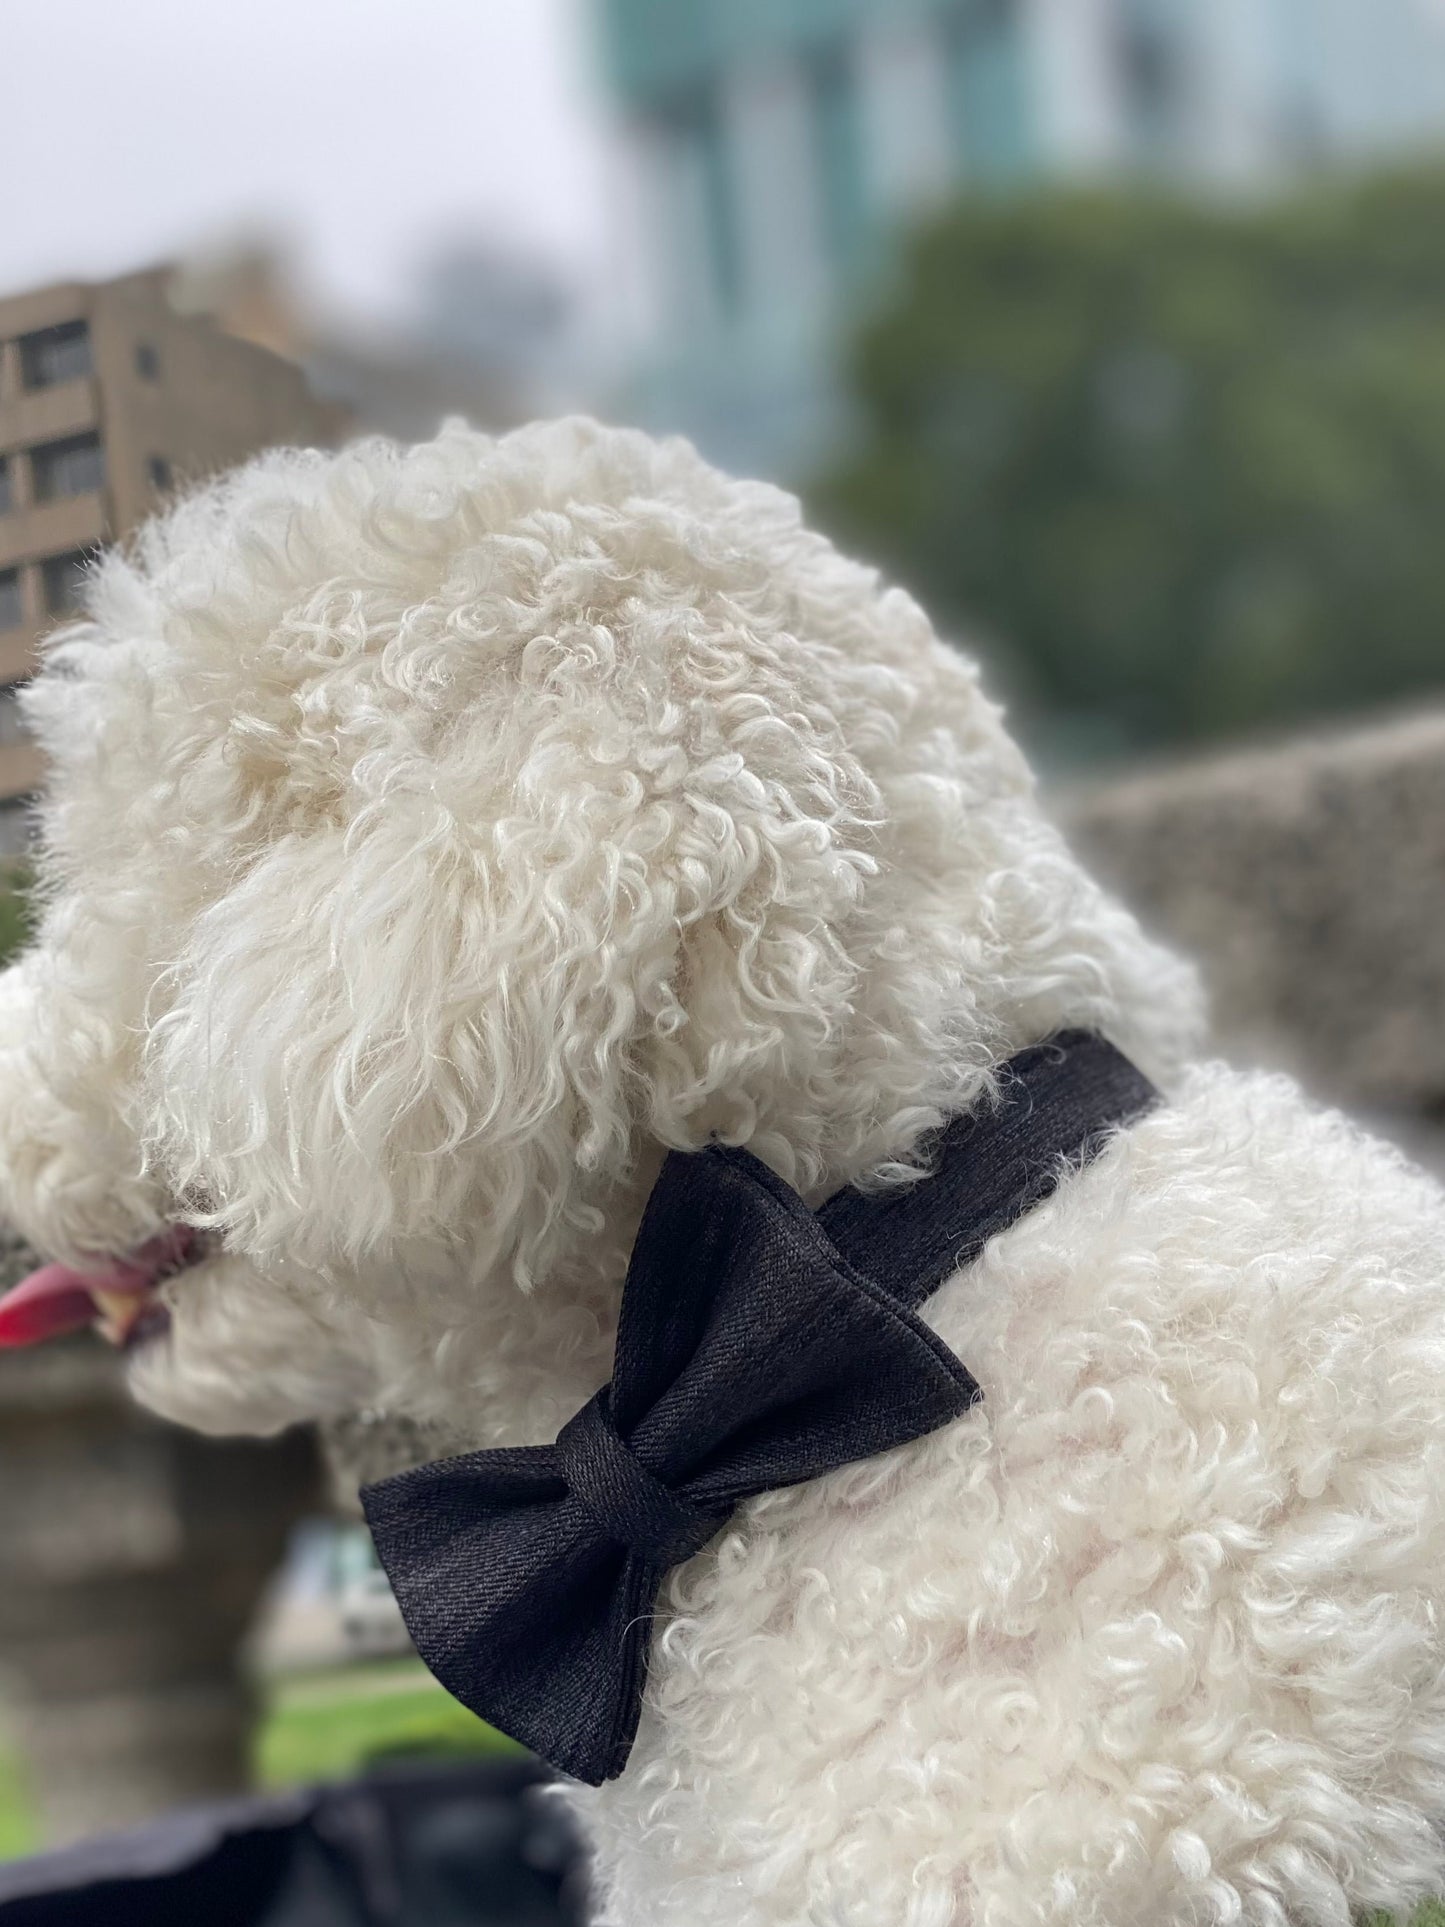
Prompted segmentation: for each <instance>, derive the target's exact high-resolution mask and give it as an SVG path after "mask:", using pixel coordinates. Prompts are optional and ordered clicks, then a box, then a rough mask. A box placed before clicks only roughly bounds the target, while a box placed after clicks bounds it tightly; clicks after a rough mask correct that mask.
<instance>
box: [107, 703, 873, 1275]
mask: <svg viewBox="0 0 1445 1927" xmlns="http://www.w3.org/2000/svg"><path fill="white" fill-rule="evenodd" d="M554 735H555V732H554ZM603 735H605V731H604V732H602V733H601V734H600V735H599V734H598V733H596V732H591V733H589V735H588V737H587V738H586V739H585V740H568V739H565V738H562V737H557V738H556V739H555V740H553V741H552V742H551V743H550V745H549V746H548V747H547V748H546V751H545V753H544V754H540V755H534V754H531V753H526V754H524V755H522V756H521V758H520V759H515V760H514V759H509V762H508V763H507V764H500V763H499V759H498V758H497V757H496V756H493V757H492V758H491V762H490V767H491V770H492V781H493V790H492V794H491V795H490V796H489V797H488V798H486V799H482V798H480V797H479V796H474V797H472V798H471V799H469V801H468V804H467V807H466V809H465V810H462V809H458V808H453V807H449V805H450V804H451V802H452V799H450V798H448V797H446V796H443V795H439V794H437V793H436V791H435V789H433V791H432V792H431V793H405V792H396V793H393V794H391V795H389V796H387V797H386V798H385V799H384V800H383V801H382V802H380V803H378V805H377V806H376V807H375V808H374V809H371V810H368V811H367V812H365V813H364V814H363V815H361V816H360V817H357V818H354V819H353V820H352V821H351V823H350V824H349V825H348V826H347V827H345V828H343V827H339V826H337V827H332V828H325V829H311V830H309V831H308V832H307V833H305V834H301V835H294V836H290V837H286V838H283V839H282V840H280V841H278V842H276V843H275V844H273V845H272V846H271V847H270V849H269V850H267V851H265V852H264V853H263V854H261V855H260V856H259V857H258V858H257V859H256V860H255V861H254V862H253V864H252V866H251V867H250V868H249V870H248V871H247V872H246V873H245V874H244V875H242V876H241V877H240V878H239V879H238V880H236V881H235V882H234V883H233V884H232V886H231V887H230V888H229V889H227V890H226V891H225V892H224V893H223V894H222V895H221V896H220V897H219V898H218V899H217V900H216V901H215V902H213V903H212V905H211V906H210V907H209V908H208V909H207V910H206V911H205V912H204V913H203V914H202V915H201V916H200V918H199V919H198V920H197V922H196V923H195V925H194V926H193V928H192V930H191V932H190V934H189V936H188V938H187V941H186V943H185V945H184V947H183V948H182V949H181V951H180V953H179V954H178V955H177V956H176V957H175V959H174V962H173V964H172V966H171V967H170V969H169V970H168V971H167V973H166V974H165V976H164V977H163V978H162V979H161V981H160V982H159V984H158V985H157V995H156V998H155V1009H154V1012H153V1014H152V1016H151V1018H150V1020H149V1021H148V1023H147V1026H146V1031H147V1035H146V1045H145V1057H146V1079H147V1089H148V1103H147V1106H146V1110H147V1115H148V1116H149V1117H150V1118H151V1119H152V1120H153V1133H154V1141H153V1143H152V1145H151V1147H150V1149H151V1153H152V1156H153V1157H154V1158H155V1160H156V1163H157V1166H158V1168H159V1169H160V1170H161V1171H163V1173H164V1174H165V1176H166V1178H167V1180H168V1182H169V1183H170V1184H171V1185H172V1186H173V1187H174V1188H175V1189H176V1190H177V1191H178V1192H179V1193H180V1195H182V1196H183V1197H185V1198H187V1199H188V1200H189V1201H190V1202H192V1203H193V1204H194V1205H195V1206H196V1207H197V1209H199V1210H203V1211H204V1210H205V1209H207V1208H211V1209H213V1210H214V1212H215V1214H216V1222H217V1223H218V1224H219V1225H220V1226H222V1227H223V1229H224V1230H225V1232H226V1235H227V1237H228V1240H229V1241H230V1242H232V1243H233V1245H234V1246H235V1247H236V1248H237V1249H240V1250H243V1251H245V1252H247V1253H248V1254H249V1255H251V1256H252V1257H254V1258H256V1259H258V1260H261V1261H267V1260H272V1259H275V1258H278V1257H280V1256H282V1255H286V1256H289V1257H291V1258H293V1259H295V1260H297V1261H299V1262H300V1263H302V1264H303V1265H306V1266H308V1267H310V1268H311V1269H313V1270H316V1271H319V1272H321V1273H323V1274H324V1273H327V1272H330V1271H333V1270H335V1269H337V1268H340V1267H345V1268H346V1269H347V1270H348V1271H351V1272H355V1271H358V1270H359V1271H362V1272H365V1271H369V1270H371V1269H373V1268H374V1267H375V1266H377V1265H385V1264H386V1263H387V1262H388V1261H391V1260H395V1259H397V1258H400V1257H401V1256H402V1254H403V1252H405V1254H406V1256H407V1260H408V1266H407V1268H408V1271H409V1272H411V1273H412V1274H413V1275H415V1272H416V1270H417V1267H418V1266H419V1265H420V1264H422V1263H424V1262H425V1251H426V1248H427V1247H431V1248H432V1249H433V1250H434V1251H435V1253H436V1254H437V1256H438V1258H439V1259H441V1258H450V1257H451V1256H452V1255H453V1251H452V1248H454V1247H455V1246H456V1245H457V1244H458V1242H461V1243H464V1244H465V1245H466V1246H467V1247H468V1250H469V1253H470V1256H471V1263H470V1264H469V1265H468V1267H467V1268H468V1270H470V1271H473V1272H475V1270H476V1268H477V1267H478V1266H480V1265H482V1264H487V1265H491V1264H505V1265H510V1267H511V1268H512V1269H513V1270H514V1271H515V1272H516V1274H517V1275H518V1276H519V1278H520V1279H521V1280H522V1281H523V1282H524V1283H525V1282H526V1281H527V1280H528V1279H529V1278H530V1277H532V1276H535V1275H537V1274H538V1273H539V1272H541V1271H543V1270H545V1269H546V1267H547V1266H548V1265H549V1264H550V1263H551V1262H552V1260H553V1259H554V1257H555V1255H556V1254H557V1252H558V1251H559V1250H561V1249H562V1248H564V1247H565V1246H566V1245H567V1244H568V1243H569V1242H573V1243H575V1241H576V1239H577V1238H578V1237H579V1236H585V1235H586V1234H587V1232H588V1230H589V1228H592V1227H595V1223H596V1218H597V1200H599V1199H600V1198H602V1197H604V1196H605V1193H606V1190H607V1188H608V1187H609V1186H610V1185H613V1184H616V1183H617V1182H620V1181H623V1180H625V1179H626V1178H627V1177H628V1176H629V1175H630V1174H631V1167H632V1164H633V1162H634V1161H635V1159H636V1157H637V1153H638V1145H639V1139H640V1135H642V1134H645V1135H646V1136H647V1137H648V1138H650V1139H652V1140H654V1141H661V1142H663V1143H669V1144H682V1143H689V1142H697V1141H700V1140H701V1139H702V1138H703V1137H705V1136H706V1135H707V1133H708V1132H709V1131H710V1130H713V1129H723V1130H726V1131H729V1132H730V1133H731V1134H733V1135H737V1136H747V1135H750V1134H751V1133H752V1132H753V1131H754V1130H755V1129H756V1126H757V1115H758V1110H759V1100H760V1093H762V1092H763V1091H765V1090H766V1088H767V1086H768V1081H769V1080H768V1073H767V1071H766V1065H767V1064H768V1063H769V1062H771V1061H772V1060H775V1059H777V1058H778V1056H779V1054H780V1053H786V1052H787V1051H789V1050H791V1051H792V1053H793V1054H794V1055H799V1054H801V1055H802V1056H806V1055H807V1050H805V1049H804V1048H803V1047H804V1045H805V1044H808V1043H809V1040H811V1045H812V1046H816V1044H817V1042H818V1040H819V1039H821V1038H822V1037H824V1036H825V1035H826V1034H827V1031H828V1027H829V1024H830V1022H831V1021H832V1019H831V1016H830V1013H833V1012H836V1010H837V1009H839V1008H841V1006H842V1004H843V1002H844V1001H845V1000H846V997H847V995H848V993H849V991H850V989H851V988H852V980H853V967H852V966H851V965H850V964H849V962H848V961H847V959H846V957H845V955H844V953H843V949H842V946H841V943H840V942H839V940H838V938H837V937H836V936H835V935H834V934H833V932H834V929H835V926H836V925H837V924H838V923H839V922H840V921H841V919H842V917H843V916H844V914H845V912H846V909H847V906H848V905H849V903H850V902H851V901H852V900H853V899H854V898H855V897H856V894H857V890H858V885H859V880H860V877H861V875H862V874H863V872H865V871H866V870H867V869H869V868H870V867H871V859H868V858H866V857H864V856H861V855H860V854H859V853H858V850H857V848H856V842H857V838H856V837H850V836H848V835H847V834H846V833H845V829H846V826H847V825H848V824H849V823H852V822H853V820H854V819H853V817H852V813H851V807H850V804H849V801H848V799H847V798H845V797H844V796H843V795H842V794H839V793H834V791H833V789H832V787H831V784H830V782H829V781H828V780H825V777H826V775H827V772H825V770H824V767H823V765H822V764H821V763H820V762H818V761H817V759H814V761H815V763H817V767H815V768H814V770H813V774H812V783H813V794H812V799H811V806H810V808H809V809H807V810H805V809H804V808H802V807H801V806H800V804H799V803H798V801H797V798H796V796H795V795H794V793H793V791H792V789H791V788H790V787H788V786H785V785H784V784H783V783H781V782H774V783H772V784H771V785H768V784H764V783H763V782H760V781H759V780H758V777H757V776H756V774H755V773H754V772H752V771H750V770H749V769H748V768H747V767H746V766H745V764H744V763H743V760H742V759H741V758H740V757H737V756H733V757H730V758H727V759H722V760H719V759H716V758H714V759H712V760H711V761H709V760H708V759H702V761H701V762H688V763H687V764H686V765H684V762H683V759H681V758H675V765H676V766H675V768H672V769H669V770H667V771H665V772H663V779H664V780H659V776H658V772H655V771H654V772H652V781H651V782H650V783H646V782H644V781H643V780H642V779H640V777H639V774H638V771H637V769H636V767H635V763H636V757H635V755H633V754H632V751H633V750H635V747H636V746H635V743H634V744H632V745H631V746H630V748H629V755H628V757H627V758H624V757H623V756H622V755H621V754H620V753H613V752H614V751H615V750H616V745H612V746H611V747H610V748H609V745H608V744H607V743H606V742H605V741H603V740H602V736H603ZM486 763H487V759H486V758H485V757H483V756H480V755H479V756H478V757H477V758H475V759H472V766H473V767H475V766H478V765H483V766H484V765H486ZM499 767H500V769H501V775H500V777H498V773H497V772H498V769H499ZM842 780H843V779H842V777H840V778H839V781H840V783H841V782H842ZM438 787H439V786H438ZM649 788H650V789H651V792H652V794H651V797H650V798H649V795H648V789H649ZM850 846H851V847H850ZM805 1033H806V1036H805ZM773 1081H774V1082H776V1078H774V1080H773ZM449 1268H451V1267H450V1266H449V1264H448V1263H442V1264H441V1265H439V1270H441V1271H446V1270H447V1269H449Z"/></svg>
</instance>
